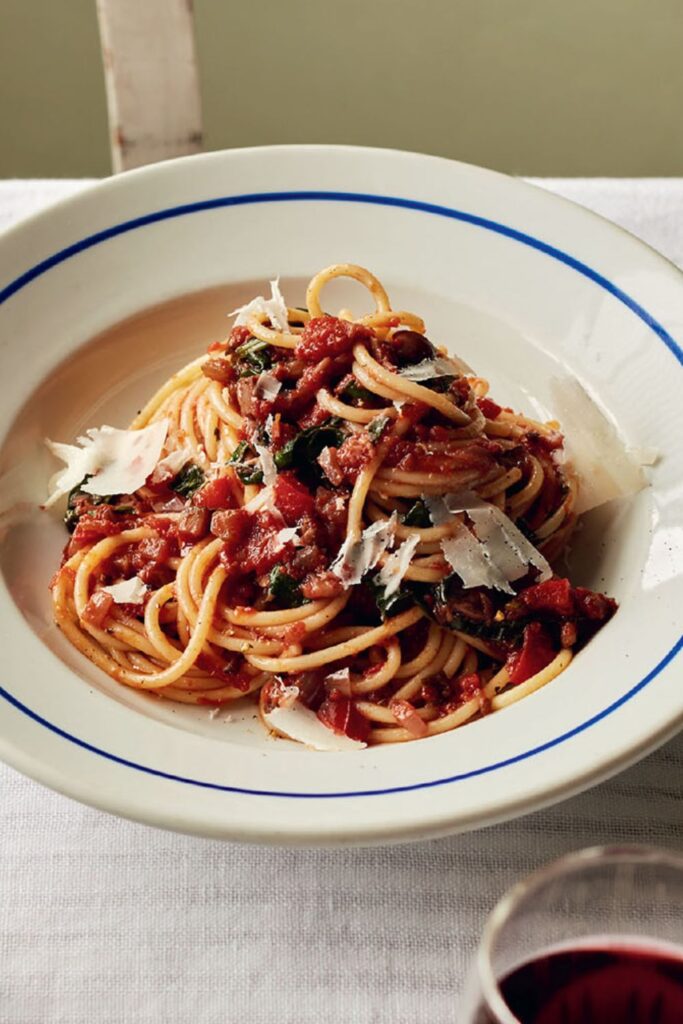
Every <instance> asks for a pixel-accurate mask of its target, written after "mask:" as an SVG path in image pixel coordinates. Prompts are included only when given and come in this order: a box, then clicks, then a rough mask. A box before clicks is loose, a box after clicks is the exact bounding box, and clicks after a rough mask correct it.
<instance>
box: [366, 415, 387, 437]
mask: <svg viewBox="0 0 683 1024" xmlns="http://www.w3.org/2000/svg"><path fill="white" fill-rule="evenodd" d="M390 423H391V417H389V416H375V418H374V420H370V422H369V423H368V434H369V435H370V437H371V438H372V443H373V444H377V442H378V441H379V439H380V438H381V436H382V434H383V433H384V431H385V430H386V429H387V427H388V426H389V424H390Z"/></svg>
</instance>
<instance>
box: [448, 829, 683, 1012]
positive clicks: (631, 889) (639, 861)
mask: <svg viewBox="0 0 683 1024" xmlns="http://www.w3.org/2000/svg"><path fill="white" fill-rule="evenodd" d="M457 1021H458V1024H683V856H681V855H680V854H676V853H673V852H668V851H665V850H656V849H652V848H650V847H636V846H612V847H596V848H593V849H588V850H582V851H580V852H578V853H573V854H570V855H569V856H567V857H563V858H562V859H561V860H558V861H555V862H554V863H552V864H549V865H547V866H546V867H544V868H541V869H540V870H539V871H537V872H535V873H534V874H532V875H531V876H530V877H529V878H527V879H525V880H524V881H522V882H520V883H518V884H517V885H516V886H514V888H513V889H511V890H510V891H509V892H508V893H507V895H506V896H504V897H503V899H502V900H501V901H500V903H499V904H498V905H497V906H496V908H495V909H494V911H493V913H492V914H491V916H490V918H489V920H488V922H487V924H486V926H485V928H484V932H483V935H482V939H481V943H480V945H479V949H478V952H477V955H476V958H475V961H474V963H473V966H472V969H471V971H470V977H469V980H468V984H467V987H466V990H465V996H464V1002H463V1005H462V1007H461V1011H460V1014H459V1015H458V1018H457Z"/></svg>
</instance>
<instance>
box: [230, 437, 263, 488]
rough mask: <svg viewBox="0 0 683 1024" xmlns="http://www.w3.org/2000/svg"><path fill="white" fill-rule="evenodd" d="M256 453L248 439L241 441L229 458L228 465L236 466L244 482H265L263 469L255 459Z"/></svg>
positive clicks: (236, 470)
mask: <svg viewBox="0 0 683 1024" xmlns="http://www.w3.org/2000/svg"><path fill="white" fill-rule="evenodd" d="M255 455H256V453H255V452H254V451H253V449H252V448H251V446H250V445H249V442H248V441H240V443H239V444H238V445H237V447H236V448H235V450H234V452H233V453H232V455H231V456H230V458H229V459H228V465H230V466H233V467H234V469H235V472H236V473H237V476H238V477H239V478H240V480H241V481H242V483H243V484H262V483H263V470H262V469H261V467H260V466H259V465H258V463H257V462H255V461H254V458H255Z"/></svg>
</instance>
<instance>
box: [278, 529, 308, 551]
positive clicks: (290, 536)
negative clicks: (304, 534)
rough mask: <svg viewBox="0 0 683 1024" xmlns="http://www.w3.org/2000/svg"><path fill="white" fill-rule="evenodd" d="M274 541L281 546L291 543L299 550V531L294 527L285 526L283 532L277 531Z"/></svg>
mask: <svg viewBox="0 0 683 1024" xmlns="http://www.w3.org/2000/svg"><path fill="white" fill-rule="evenodd" d="M275 540H276V541H277V542H278V544H282V545H283V546H284V545H285V544H290V543H291V544H293V545H294V547H296V548H300V547H301V544H302V541H301V537H300V536H299V531H298V530H297V528H296V526H286V527H285V528H284V529H283V530H278V532H277V533H276V534H275Z"/></svg>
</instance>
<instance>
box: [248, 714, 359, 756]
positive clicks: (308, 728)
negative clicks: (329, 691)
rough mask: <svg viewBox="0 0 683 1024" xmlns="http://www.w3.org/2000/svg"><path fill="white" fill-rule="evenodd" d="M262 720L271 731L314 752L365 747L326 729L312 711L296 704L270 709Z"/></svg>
mask: <svg viewBox="0 0 683 1024" xmlns="http://www.w3.org/2000/svg"><path fill="white" fill-rule="evenodd" d="M263 718H264V720H265V721H266V722H267V724H268V725H269V726H270V727H271V729H274V730H275V731H276V732H278V733H281V734H282V735H283V736H287V737H288V738H289V739H290V740H295V741H296V742H297V743H302V744H304V746H306V747H312V748H313V749H314V750H324V751H336V750H362V749H363V748H364V747H365V746H366V744H365V743H361V742H360V740H352V739H351V737H350V736H344V735H343V734H342V733H337V732H333V731H332V729H328V727H327V726H326V725H324V724H323V723H322V722H321V721H320V719H319V718H318V716H317V715H316V714H315V712H314V711H311V710H310V708H307V707H304V705H303V704H300V703H298V702H297V703H295V704H292V705H291V707H282V706H280V707H276V708H271V710H270V711H266V712H265V713H264V715H263Z"/></svg>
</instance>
